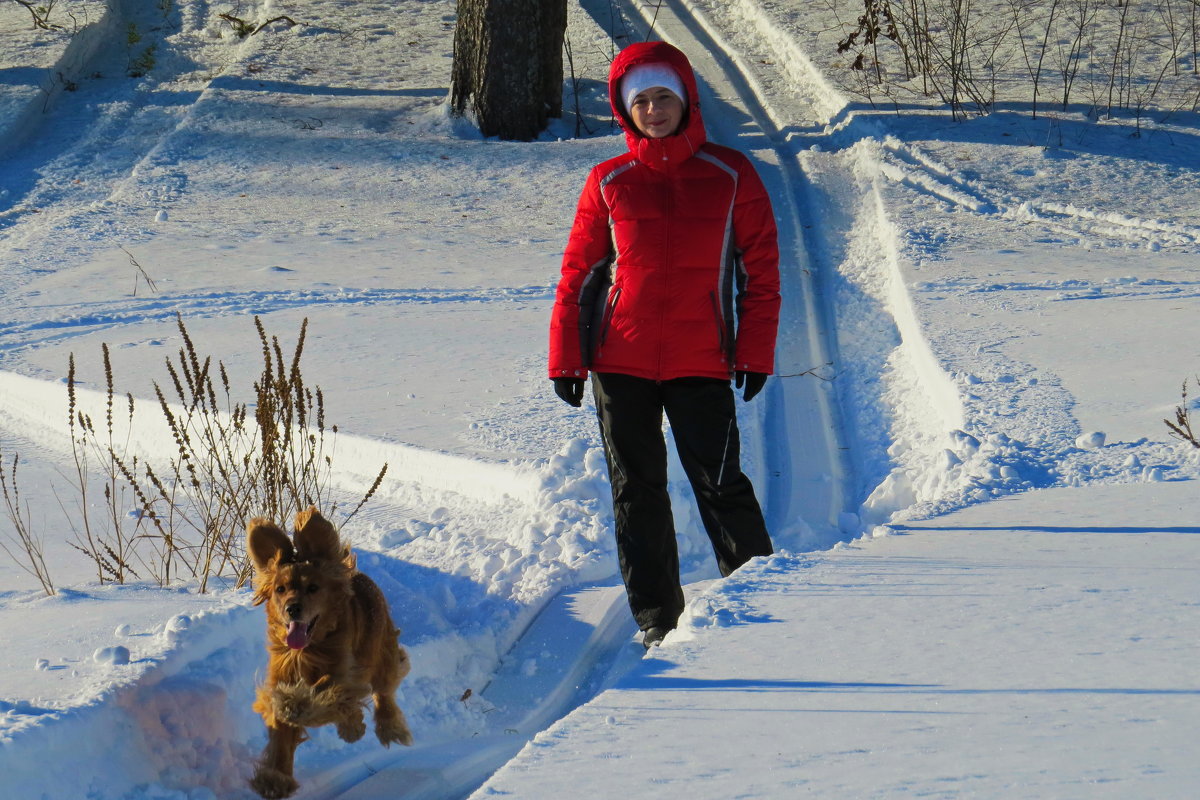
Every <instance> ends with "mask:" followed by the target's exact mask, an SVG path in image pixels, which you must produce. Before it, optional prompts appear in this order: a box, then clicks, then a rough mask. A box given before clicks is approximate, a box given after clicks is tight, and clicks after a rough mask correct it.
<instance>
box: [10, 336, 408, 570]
mask: <svg viewBox="0 0 1200 800" xmlns="http://www.w3.org/2000/svg"><path fill="white" fill-rule="evenodd" d="M176 321H177V324H178V327H179V332H180V334H181V335H182V337H183V343H184V344H183V347H182V348H180V350H179V353H178V355H177V357H176V358H174V359H172V358H167V359H166V371H167V375H168V377H169V383H168V384H167V388H166V389H165V390H164V388H163V387H162V386H161V385H160V384H158V383H157V382H156V383H155V384H154V393H155V396H156V399H157V405H158V411H159V413H160V414H161V419H162V422H163V423H165V425H166V430H167V431H168V432H169V435H170V437H171V440H172V442H173V447H172V450H171V452H170V453H167V454H155V455H152V456H149V457H147V456H144V455H141V454H140V453H139V452H137V451H136V450H135V448H134V446H133V445H132V444H131V438H132V434H133V432H134V429H135V426H137V425H145V424H147V421H146V420H145V419H143V418H139V417H138V416H137V408H136V402H135V400H134V398H133V396H132V395H131V394H126V395H125V396H124V398H123V401H122V402H121V403H120V412H118V398H117V393H116V389H115V385H114V379H113V372H112V362H111V359H110V357H109V349H108V345H103V346H102V348H101V350H102V358H103V367H104V375H105V383H106V393H105V406H104V420H103V422H102V423H101V424H97V422H96V421H95V420H94V419H93V418H92V416H91V415H89V414H87V413H85V412H84V411H83V410H81V409H80V407H79V404H78V402H77V400H78V398H77V391H76V390H77V382H76V376H75V356H74V354H71V357H70V359H69V362H68V371H67V399H68V420H67V427H68V432H69V434H70V437H71V451H72V453H73V456H74V472H73V474H72V475H71V481H72V484H73V485H72V489H71V491H72V493H73V495H74V496H75V498H76V500H77V502H78V507H77V508H76V509H74V512H75V513H74V514H73V515H72V514H71V513H68V516H70V517H72V520H71V524H72V527H73V538H72V540H71V541H70V542H69V543H70V544H71V545H72V546H73V547H75V548H76V549H77V550H80V551H81V552H83V553H85V554H86V555H87V556H88V557H89V558H91V559H92V561H93V562H94V563H95V565H96V573H97V578H98V579H99V580H100V582H101V583H103V582H105V581H114V582H118V583H124V582H126V581H128V580H130V579H134V578H136V579H142V578H151V579H153V580H155V581H156V582H157V583H158V584H159V585H160V586H165V585H168V584H170V583H172V582H175V581H177V580H181V579H183V580H196V581H198V582H199V591H201V592H204V591H207V590H208V586H209V582H210V580H212V579H214V578H218V577H220V578H226V579H228V580H230V581H232V582H233V583H234V584H235V585H236V586H241V585H242V584H244V583H245V582H246V580H247V579H248V578H249V576H250V566H249V563H248V561H247V558H246V553H245V550H244V545H243V541H244V537H243V531H244V529H245V524H246V521H247V520H249V519H251V518H252V517H256V516H265V517H268V518H270V519H290V518H291V517H293V516H294V515H295V514H296V512H298V511H300V510H303V509H305V508H307V507H308V506H309V505H316V506H318V507H320V508H322V509H324V510H326V512H327V513H333V512H335V511H336V509H337V503H336V502H335V501H334V499H333V492H332V490H331V488H330V471H331V467H332V463H333V462H332V456H331V455H330V454H329V452H327V447H326V445H327V443H328V437H330V436H336V434H337V426H332V427H327V426H326V423H325V401H324V395H323V394H322V392H321V389H320V387H317V386H313V387H309V386H308V385H307V383H306V382H305V380H304V377H303V375H302V373H301V369H300V359H301V356H302V355H303V352H304V340H305V334H306V332H307V328H308V320H307V319H306V320H305V321H304V322H303V323H302V324H301V326H300V334H299V338H298V340H297V343H296V348H295V351H294V352H293V353H292V354H291V357H290V358H288V359H285V358H284V352H283V349H282V347H281V346H280V343H279V340H278V339H277V338H276V337H274V336H268V334H267V332H266V330H265V328H264V327H263V324H262V321H261V320H260V319H259V318H258V317H255V318H254V325H255V329H256V330H257V332H258V340H259V345H260V348H261V352H262V359H263V363H262V372H261V373H260V374H259V377H258V379H257V380H256V381H255V382H254V384H253V397H254V401H253V409H251V406H250V405H248V404H247V403H245V402H238V401H236V400H235V399H234V398H233V392H232V389H231V386H230V380H229V376H228V373H227V371H226V369H225V365H224V363H223V362H220V361H217V362H216V364H215V367H214V363H213V359H212V357H211V356H203V357H202V356H201V354H200V353H199V351H198V350H197V348H196V346H195V344H194V342H193V341H192V337H191V335H190V334H189V332H188V330H187V327H186V326H185V325H184V322H183V318H182V317H180V316H178V315H177V317H176ZM118 413H120V415H121V416H123V419H119V418H118ZM329 449H332V448H329ZM15 467H16V461H15V459H14V462H13V475H12V478H13V489H14V491H13V494H14V497H15V495H16V493H15ZM386 472H387V465H386V464H384V465H383V467H382V468H381V469H380V471H379V473H378V474H377V475H376V477H375V480H374V482H373V483H372V484H371V486H370V487H369V488H368V489H367V490H366V492H365V493H364V494H363V496H362V497H361V499H359V501H358V504H357V505H356V506H355V507H354V508H353V509H352V510H351V511H350V513H349V514H347V515H346V516H345V517H344V519H343V520H342V524H343V525H344V524H345V523H346V522H348V521H349V520H350V519H352V518H353V517H354V516H355V515H356V514H357V513H358V511H359V510H360V509H361V508H362V507H363V505H364V504H366V502H367V501H368V500H369V499H370V498H371V497H372V496H373V495H374V493H375V491H376V490H377V489H378V487H379V484H380V483H381V482H382V480H383V476H384V474H385V473H386ZM0 478H4V473H3V471H2V470H0ZM3 489H4V497H5V500H6V502H7V501H8V497H9V494H8V482H7V481H5V482H4V483H3ZM97 493H99V494H102V495H103V502H95V499H96V497H97ZM60 501H61V498H60ZM14 505H15V507H16V508H17V509H18V510H19V508H20V506H19V502H18V503H11V502H10V503H9V517H10V519H13V518H14V512H13V510H12V509H13V507H14ZM64 507H65V506H64ZM96 508H99V509H100V511H99V512H97V511H96V510H95V509H96ZM26 517H27V515H26ZM27 527H28V526H25V528H26V529H27ZM18 530H19V531H21V533H20V534H19V541H18V542H17V544H18V545H19V547H20V548H21V550H23V551H24V552H25V554H26V555H28V556H29V557H28V558H24V559H23V561H28V562H31V564H32V565H33V567H34V568H35V569H36V568H37V561H38V560H40V547H38V548H34V547H32V546H31V545H30V544H29V543H31V542H32V543H34V544H37V540H36V539H34V538H33V537H31V536H29V535H28V533H27V532H25V531H24V530H23V529H22V528H21V527H20V526H18ZM5 550H6V551H8V548H5ZM20 552H21V551H17V552H16V555H20ZM9 555H10V557H11V556H13V555H14V553H12V552H10V553H9ZM35 557H36V560H35ZM23 568H26V569H27V570H28V567H27V566H25V565H23ZM43 570H44V566H43ZM139 570H141V571H144V573H145V574H144V575H143V574H142V572H141V571H139ZM38 577H39V580H42V583H43V587H44V588H46V590H47V592H48V593H50V592H52V591H53V589H52V587H51V586H50V584H49V579H48V577H46V578H45V579H42V575H41V574H39V575H38Z"/></svg>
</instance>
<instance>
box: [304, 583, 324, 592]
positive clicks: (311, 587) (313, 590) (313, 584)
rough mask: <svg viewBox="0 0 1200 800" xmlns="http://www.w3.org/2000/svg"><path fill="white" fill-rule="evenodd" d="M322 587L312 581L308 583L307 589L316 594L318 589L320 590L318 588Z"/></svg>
mask: <svg viewBox="0 0 1200 800" xmlns="http://www.w3.org/2000/svg"><path fill="white" fill-rule="evenodd" d="M320 588H321V587H319V586H317V585H316V584H315V583H310V584H309V585H308V589H307V590H306V591H307V592H308V593H309V594H316V593H317V590H318V589H320Z"/></svg>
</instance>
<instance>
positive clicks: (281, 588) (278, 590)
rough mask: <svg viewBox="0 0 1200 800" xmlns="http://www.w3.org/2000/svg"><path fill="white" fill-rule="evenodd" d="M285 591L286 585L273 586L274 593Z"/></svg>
mask: <svg viewBox="0 0 1200 800" xmlns="http://www.w3.org/2000/svg"><path fill="white" fill-rule="evenodd" d="M286 591H287V587H286V586H282V585H281V586H276V587H275V594H283V593H284V592H286Z"/></svg>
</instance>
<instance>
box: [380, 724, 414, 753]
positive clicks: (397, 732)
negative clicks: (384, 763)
mask: <svg viewBox="0 0 1200 800" xmlns="http://www.w3.org/2000/svg"><path fill="white" fill-rule="evenodd" d="M375 735H376V736H377V737H378V738H379V743H380V744H382V745H383V746H384V747H390V746H391V744H392V742H399V743H400V744H402V745H404V746H406V747H411V746H412V743H413V736H412V731H410V730H409V729H408V723H406V722H405V721H404V718H403V717H400V718H398V719H389V720H380V719H377V720H375Z"/></svg>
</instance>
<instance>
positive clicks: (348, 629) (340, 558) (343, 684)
mask: <svg viewBox="0 0 1200 800" xmlns="http://www.w3.org/2000/svg"><path fill="white" fill-rule="evenodd" d="M246 549H247V551H248V552H249V554H250V559H251V561H252V562H253V563H254V602H255V604H261V603H265V604H266V606H267V652H268V653H269V655H270V660H269V662H268V665H267V678H266V681H265V682H264V683H263V685H262V686H260V687H259V689H258V697H257V699H256V700H255V703H254V710H255V711H257V712H258V713H260V714H261V715H262V718H263V722H265V723H266V725H267V746H266V748H265V749H264V750H263V754H262V758H261V759H260V760H259V762H258V765H257V768H256V770H255V773H254V777H253V778H252V779H251V781H250V786H251V787H252V788H253V789H254V791H256V792H258V794H260V795H262V796H263V797H265V798H281V797H288V796H289V795H291V794H292V793H293V792H295V791H296V789H297V788H298V787H299V784H297V783H296V779H295V778H294V777H293V773H292V763H293V758H294V756H295V752H296V747H297V746H298V745H299V744H300V743H301V742H303V741H304V740H305V739H307V738H308V736H307V734H306V733H305V728H312V727H316V726H318V725H328V724H334V725H336V726H337V732H338V736H340V737H341V738H342V739H344V740H345V741H347V742H354V741H357V740H358V739H360V738H362V736H363V734H364V733H366V725H365V724H364V722H363V705H364V703H365V701H366V698H367V695H373V696H374V700H375V735H376V736H377V737H378V738H379V741H380V742H381V743H382V744H383V745H384V746H385V747H386V746H388V745H390V744H391V743H392V742H400V743H401V744H406V745H408V744H412V734H411V733H410V732H409V730H408V723H407V722H406V721H405V719H404V713H403V712H402V711H401V710H400V708H399V707H398V706H397V705H396V700H395V697H394V694H395V692H396V687H398V686H399V685H400V681H401V680H403V678H404V676H405V675H407V674H408V671H409V669H410V665H409V661H408V653H406V652H405V650H404V648H403V647H401V646H400V644H399V642H398V641H397V638H398V637H399V635H400V633H399V631H398V630H396V626H395V625H394V624H392V618H391V615H390V614H389V613H388V607H387V601H386V600H385V599H384V597H383V592H381V591H380V590H379V587H378V586H376V585H375V583H374V581H372V580H371V579H370V578H368V577H367V576H366V575H364V574H362V573H361V572H359V571H358V570H357V569H355V559H354V556H353V555H352V554H351V552H350V548H349V547H346V546H345V545H343V544H342V542H341V539H340V538H339V537H338V534H337V531H336V530H335V529H334V527H333V525H331V524H330V523H329V522H328V521H327V520H325V519H324V518H323V517H322V516H321V515H320V514H319V513H318V512H317V510H316V508H313V507H310V508H309V509H308V510H306V511H301V512H300V513H299V514H297V515H296V535H295V542H294V544H293V541H292V540H291V539H289V538H288V536H287V534H286V533H284V532H283V531H282V530H281V529H280V528H279V527H278V526H277V525H275V524H274V523H273V522H271V521H270V520H268V519H264V518H262V517H259V518H256V519H253V520H251V521H250V524H249V525H247V526H246Z"/></svg>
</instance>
